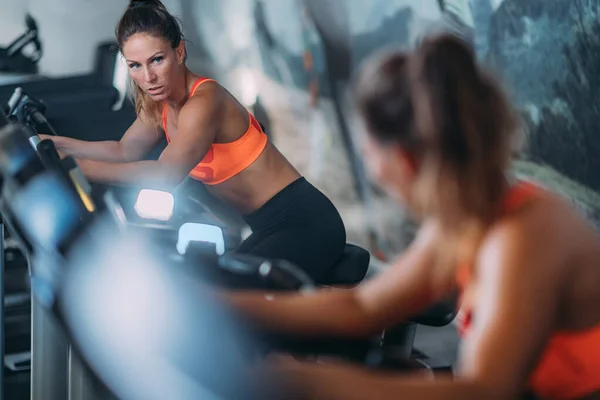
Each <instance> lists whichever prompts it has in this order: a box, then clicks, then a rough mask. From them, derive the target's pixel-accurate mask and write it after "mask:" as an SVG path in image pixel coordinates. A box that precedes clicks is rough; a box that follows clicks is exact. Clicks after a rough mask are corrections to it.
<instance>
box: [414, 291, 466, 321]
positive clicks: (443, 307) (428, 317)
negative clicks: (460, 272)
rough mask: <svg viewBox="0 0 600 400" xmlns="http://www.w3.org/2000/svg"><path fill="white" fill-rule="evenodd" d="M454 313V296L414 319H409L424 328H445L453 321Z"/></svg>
mask: <svg viewBox="0 0 600 400" xmlns="http://www.w3.org/2000/svg"><path fill="white" fill-rule="evenodd" d="M456 313H457V298H456V296H453V297H452V298H450V299H448V300H446V301H444V302H441V303H437V304H436V305H434V306H433V307H431V308H429V309H428V310H426V311H425V312H423V313H421V314H419V315H417V316H416V317H414V318H411V320H410V321H411V322H414V323H416V324H419V325H425V326H435V327H440V326H446V325H448V324H449V323H450V322H452V320H454V317H456Z"/></svg>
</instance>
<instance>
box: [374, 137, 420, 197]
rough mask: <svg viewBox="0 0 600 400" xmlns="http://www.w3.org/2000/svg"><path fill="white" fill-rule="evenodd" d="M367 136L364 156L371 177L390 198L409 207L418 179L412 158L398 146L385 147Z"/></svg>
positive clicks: (388, 145) (389, 145) (387, 145)
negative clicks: (416, 179)
mask: <svg viewBox="0 0 600 400" xmlns="http://www.w3.org/2000/svg"><path fill="white" fill-rule="evenodd" d="M367 136H368V137H367V138H365V140H364V145H363V155H364V159H365V163H366V165H367V169H368V171H369V172H370V175H371V176H372V177H373V179H374V180H375V181H376V182H377V183H378V185H379V186H380V187H381V188H382V189H383V190H385V192H386V193H387V194H388V195H390V197H392V198H393V199H395V200H396V201H398V202H399V203H400V204H403V205H405V206H408V205H409V201H408V200H409V199H410V193H411V190H412V187H413V182H414V180H415V177H416V168H415V163H414V160H413V158H412V156H411V155H410V154H409V153H408V152H406V151H405V150H404V149H402V148H401V147H400V146H398V145H394V144H386V145H383V144H381V143H380V142H378V141H377V140H376V139H374V138H372V137H369V135H367Z"/></svg>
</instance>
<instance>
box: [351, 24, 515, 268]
mask: <svg viewBox="0 0 600 400" xmlns="http://www.w3.org/2000/svg"><path fill="white" fill-rule="evenodd" d="M358 105H359V110H360V111H361V113H362V115H363V119H364V120H365V121H366V125H367V127H368V129H369V132H370V134H371V135H372V136H374V137H375V138H376V139H379V140H382V141H385V142H391V141H393V142H395V143H396V144H398V145H400V146H402V147H403V148H405V149H406V150H407V151H410V152H412V153H413V154H414V155H415V158H416V159H417V163H418V167H419V174H418V177H417V180H416V183H415V186H414V190H413V191H412V198H411V199H410V203H411V204H410V205H411V208H413V209H414V210H415V211H416V212H417V213H418V214H420V215H427V216H432V217H434V218H436V219H437V220H438V221H439V222H440V225H441V227H442V228H443V229H444V231H445V232H446V233H447V234H446V235H445V236H446V237H447V238H448V239H453V240H454V241H458V242H459V243H454V244H455V245H456V244H459V247H460V248H461V249H462V250H460V252H462V251H463V250H464V251H466V252H469V251H470V249H463V248H462V247H461V246H460V244H461V243H469V244H472V243H477V240H472V239H474V238H478V237H479V238H480V237H481V235H482V233H483V231H484V230H485V229H486V228H487V227H488V226H489V224H490V223H491V221H492V220H493V219H494V218H495V216H496V215H497V212H498V207H499V204H500V200H501V197H502V195H503V193H504V190H505V188H506V177H505V172H506V170H507V168H508V167H509V164H510V160H511V155H512V147H513V144H514V139H515V134H516V132H517V131H518V126H519V123H518V118H517V113H516V112H515V111H514V110H513V108H512V107H511V104H510V103H509V101H508V100H507V98H506V96H505V95H504V93H503V91H502V90H501V87H500V85H498V84H497V83H496V82H495V81H494V80H493V79H492V77H491V76H490V75H488V74H487V73H486V72H485V71H483V70H482V69H481V68H480V67H479V66H478V65H477V61H476V57H475V54H474V53H473V50H472V49H471V47H470V46H469V45H467V44H466V43H464V42H463V41H462V40H461V39H459V38H457V37H455V36H452V35H448V34H444V35H439V36H434V37H430V38H427V39H425V40H424V41H423V42H421V43H420V44H419V45H418V46H417V48H416V49H415V51H414V52H413V53H412V54H410V55H406V54H402V53H398V52H396V53H392V54H389V55H387V56H386V57H384V58H383V59H382V60H381V61H378V62H376V63H375V65H374V66H373V65H372V66H370V67H368V68H366V69H365V71H364V72H363V74H362V76H361V78H360V80H359V87H358ZM463 239H464V240H463ZM461 257H462V255H461Z"/></svg>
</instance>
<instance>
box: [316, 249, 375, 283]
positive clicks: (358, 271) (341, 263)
mask: <svg viewBox="0 0 600 400" xmlns="http://www.w3.org/2000/svg"><path fill="white" fill-rule="evenodd" d="M370 260H371V255H370V254H369V252H368V251H367V250H365V249H363V248H362V247H360V246H357V245H354V244H351V243H346V248H345V249H344V253H343V254H342V256H341V257H340V259H339V260H338V262H337V263H336V264H335V265H334V266H333V268H332V269H331V270H330V271H329V273H328V274H327V276H326V277H325V279H323V280H322V281H321V282H319V284H321V285H329V286H335V285H357V284H359V283H360V282H361V281H362V280H363V279H364V277H365V275H366V274H367V270H368V269H369V262H370Z"/></svg>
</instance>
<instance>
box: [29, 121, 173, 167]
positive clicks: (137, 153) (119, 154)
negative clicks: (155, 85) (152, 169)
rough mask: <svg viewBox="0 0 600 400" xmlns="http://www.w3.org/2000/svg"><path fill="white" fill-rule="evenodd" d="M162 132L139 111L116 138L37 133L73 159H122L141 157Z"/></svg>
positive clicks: (122, 161)
mask: <svg viewBox="0 0 600 400" xmlns="http://www.w3.org/2000/svg"><path fill="white" fill-rule="evenodd" d="M163 135H164V133H163V132H162V130H161V129H159V128H157V127H152V126H150V125H149V124H148V123H146V122H144V114H143V113H142V115H141V116H140V117H138V118H137V119H136V120H135V121H134V122H133V124H132V125H131V126H130V127H129V129H127V131H126V132H125V134H124V135H123V137H122V138H121V140H119V141H114V140H105V141H84V140H78V139H73V138H69V137H65V136H48V135H40V137H41V138H42V139H51V140H52V141H53V142H54V145H55V146H56V148H57V150H58V151H59V152H61V153H62V154H65V155H70V156H73V157H75V158H76V159H87V160H94V161H102V162H109V163H124V162H132V161H139V160H141V159H143V158H144V157H145V156H146V155H147V154H148V153H149V152H150V150H152V148H153V147H154V146H155V145H156V144H157V143H158V142H159V141H160V139H161V138H162V136H163Z"/></svg>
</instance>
